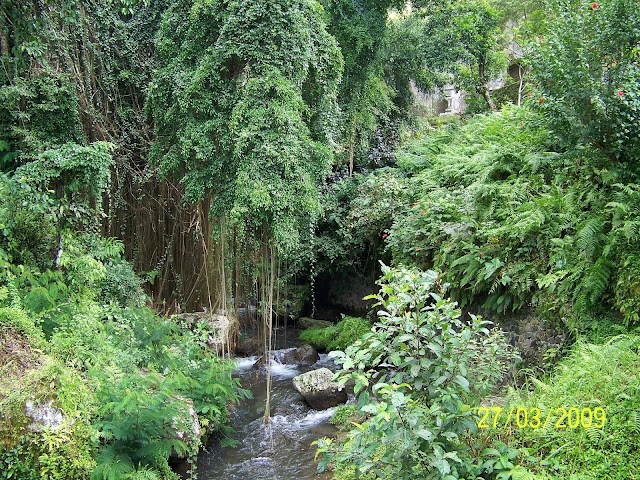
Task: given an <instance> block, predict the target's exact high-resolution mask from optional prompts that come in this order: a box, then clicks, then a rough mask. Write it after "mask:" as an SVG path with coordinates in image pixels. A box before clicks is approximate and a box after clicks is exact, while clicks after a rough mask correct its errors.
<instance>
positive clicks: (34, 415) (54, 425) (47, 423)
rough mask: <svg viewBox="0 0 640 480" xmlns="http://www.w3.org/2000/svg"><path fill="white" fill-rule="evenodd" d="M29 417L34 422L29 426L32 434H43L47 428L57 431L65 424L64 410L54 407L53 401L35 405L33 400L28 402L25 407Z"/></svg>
mask: <svg viewBox="0 0 640 480" xmlns="http://www.w3.org/2000/svg"><path fill="white" fill-rule="evenodd" d="M24 409H25V413H26V415H27V417H29V418H31V420H33V422H32V423H31V424H30V425H28V426H27V429H29V430H31V431H32V432H41V431H42V429H44V428H47V429H49V430H52V431H55V430H57V429H58V428H60V427H61V426H62V425H63V423H64V415H63V414H62V410H59V409H57V408H56V407H54V406H53V401H51V400H50V401H49V402H47V403H35V402H32V401H31V400H29V401H27V402H26V403H25V406H24Z"/></svg>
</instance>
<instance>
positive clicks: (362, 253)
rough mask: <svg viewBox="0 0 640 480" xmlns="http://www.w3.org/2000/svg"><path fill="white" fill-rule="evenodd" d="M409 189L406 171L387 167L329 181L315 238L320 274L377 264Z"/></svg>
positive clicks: (365, 269) (367, 267)
mask: <svg viewBox="0 0 640 480" xmlns="http://www.w3.org/2000/svg"><path fill="white" fill-rule="evenodd" d="M407 193H408V191H407V189H406V186H405V183H404V179H403V178H402V175H398V174H397V171H395V170H393V169H388V168H382V169H378V170H375V171H374V172H371V173H369V174H354V175H353V176H351V177H346V178H343V179H339V180H338V181H336V182H334V183H332V184H330V185H328V186H327V187H326V189H325V191H324V192H323V195H322V204H323V207H324V215H323V218H322V220H321V221H320V222H319V223H318V234H317V236H316V238H315V240H314V249H315V256H316V267H315V268H316V271H317V272H318V274H323V273H325V274H335V273H338V272H353V271H356V272H363V271H367V270H370V269H373V268H376V267H377V260H378V259H380V258H381V255H382V246H383V239H384V237H385V236H386V233H385V232H386V231H387V230H388V229H389V228H390V227H391V225H392V223H393V219H394V217H395V216H396V215H397V214H398V213H400V211H401V209H402V207H403V205H404V203H405V202H406V201H407Z"/></svg>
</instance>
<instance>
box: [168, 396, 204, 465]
mask: <svg viewBox="0 0 640 480" xmlns="http://www.w3.org/2000/svg"><path fill="white" fill-rule="evenodd" d="M176 399H177V400H178V401H180V402H183V405H182V406H181V408H180V410H181V411H182V412H183V413H184V412H185V411H188V412H189V420H188V422H187V424H186V425H180V422H179V421H178V419H177V418H173V419H172V422H171V427H172V429H173V432H174V434H175V438H177V439H178V440H180V441H182V442H184V443H186V444H187V445H195V444H197V443H198V442H199V441H200V437H201V436H202V427H201V426H200V420H199V419H198V414H197V413H196V409H195V408H194V406H193V402H192V401H191V400H189V399H187V398H184V397H180V396H178V397H176ZM171 458H172V459H178V458H185V457H184V456H183V455H182V453H179V452H177V451H176V450H175V448H173V449H172V451H171Z"/></svg>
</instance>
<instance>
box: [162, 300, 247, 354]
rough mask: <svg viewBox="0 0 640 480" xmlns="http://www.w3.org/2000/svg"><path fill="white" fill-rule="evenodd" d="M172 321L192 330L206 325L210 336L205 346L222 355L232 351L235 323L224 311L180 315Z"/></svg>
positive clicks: (175, 316) (235, 329)
mask: <svg viewBox="0 0 640 480" xmlns="http://www.w3.org/2000/svg"><path fill="white" fill-rule="evenodd" d="M173 318H174V319H177V320H180V321H181V322H183V324H184V325H185V326H186V327H187V328H189V329H191V330H193V329H195V328H196V326H197V325H199V324H201V323H203V322H204V323H206V324H207V325H208V326H209V329H210V332H211V333H210V334H209V336H208V337H207V345H208V346H209V348H211V349H213V350H215V351H216V352H218V354H220V355H222V354H225V353H229V351H230V350H233V347H234V345H233V344H234V343H235V338H234V337H235V333H236V331H237V328H236V327H237V322H236V321H235V319H234V318H232V317H230V316H229V315H227V314H226V312H225V311H224V310H218V311H217V312H215V313H211V312H191V313H180V314H177V315H174V316H173Z"/></svg>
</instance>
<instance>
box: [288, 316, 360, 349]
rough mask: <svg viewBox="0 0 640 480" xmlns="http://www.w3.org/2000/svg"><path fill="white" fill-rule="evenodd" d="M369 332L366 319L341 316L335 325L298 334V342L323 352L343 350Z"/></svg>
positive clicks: (309, 329)
mask: <svg viewBox="0 0 640 480" xmlns="http://www.w3.org/2000/svg"><path fill="white" fill-rule="evenodd" d="M369 330H371V322H369V320H367V319H366V318H360V317H349V316H343V317H342V320H340V321H339V322H338V323H337V324H336V325H334V326H331V327H325V328H319V327H311V328H308V329H307V330H305V331H303V332H302V333H301V334H300V340H302V341H304V342H308V343H310V344H311V345H313V346H314V347H316V348H320V349H323V350H327V351H330V350H344V349H346V348H347V347H348V346H350V345H353V344H354V343H355V341H356V340H358V339H359V338H360V337H362V335H364V334H365V333H367V332H368V331H369Z"/></svg>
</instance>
